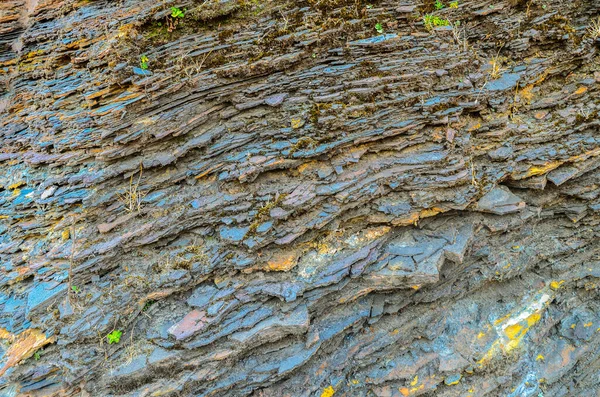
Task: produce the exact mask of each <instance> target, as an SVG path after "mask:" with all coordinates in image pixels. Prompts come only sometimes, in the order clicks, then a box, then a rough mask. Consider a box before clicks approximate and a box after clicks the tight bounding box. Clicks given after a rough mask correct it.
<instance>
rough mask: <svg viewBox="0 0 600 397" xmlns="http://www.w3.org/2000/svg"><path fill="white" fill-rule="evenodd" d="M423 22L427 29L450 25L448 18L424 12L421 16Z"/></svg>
mask: <svg viewBox="0 0 600 397" xmlns="http://www.w3.org/2000/svg"><path fill="white" fill-rule="evenodd" d="M423 23H424V24H425V28H426V29H427V30H432V29H433V28H435V27H438V26H450V21H449V20H447V19H443V18H440V17H438V16H437V15H431V14H426V15H425V16H423Z"/></svg>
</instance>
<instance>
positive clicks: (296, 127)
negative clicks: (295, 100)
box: [291, 119, 304, 129]
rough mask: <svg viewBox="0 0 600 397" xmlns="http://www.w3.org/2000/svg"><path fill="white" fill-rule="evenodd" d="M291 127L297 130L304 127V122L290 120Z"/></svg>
mask: <svg viewBox="0 0 600 397" xmlns="http://www.w3.org/2000/svg"><path fill="white" fill-rule="evenodd" d="M291 125H292V128H293V129H298V128H300V127H302V126H303V125H304V121H302V120H301V119H292V120H291Z"/></svg>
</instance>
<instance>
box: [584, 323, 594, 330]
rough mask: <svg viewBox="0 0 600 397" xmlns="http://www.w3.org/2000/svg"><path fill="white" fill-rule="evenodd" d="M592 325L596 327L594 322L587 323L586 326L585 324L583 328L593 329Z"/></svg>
mask: <svg viewBox="0 0 600 397" xmlns="http://www.w3.org/2000/svg"><path fill="white" fill-rule="evenodd" d="M592 325H594V323H593V322H591V321H590V322H589V323H585V324H583V326H584V327H585V328H588V327H591V326H592Z"/></svg>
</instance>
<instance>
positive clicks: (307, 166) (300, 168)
mask: <svg viewBox="0 0 600 397" xmlns="http://www.w3.org/2000/svg"><path fill="white" fill-rule="evenodd" d="M317 163H318V162H317V161H309V162H308V163H304V164H301V165H300V166H298V172H299V173H301V174H303V173H304V172H305V171H306V170H307V169H309V171H310V169H312V168H313V167H314V166H315V165H316V164H317Z"/></svg>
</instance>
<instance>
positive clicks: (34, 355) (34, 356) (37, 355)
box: [33, 350, 42, 361]
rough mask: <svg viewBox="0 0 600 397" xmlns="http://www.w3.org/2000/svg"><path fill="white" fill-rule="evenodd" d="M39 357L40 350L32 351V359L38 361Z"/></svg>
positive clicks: (40, 355) (40, 356)
mask: <svg viewBox="0 0 600 397" xmlns="http://www.w3.org/2000/svg"><path fill="white" fill-rule="evenodd" d="M40 358H42V354H41V353H40V351H39V350H38V351H36V352H35V353H33V359H34V360H35V361H38V360H39V359H40Z"/></svg>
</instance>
